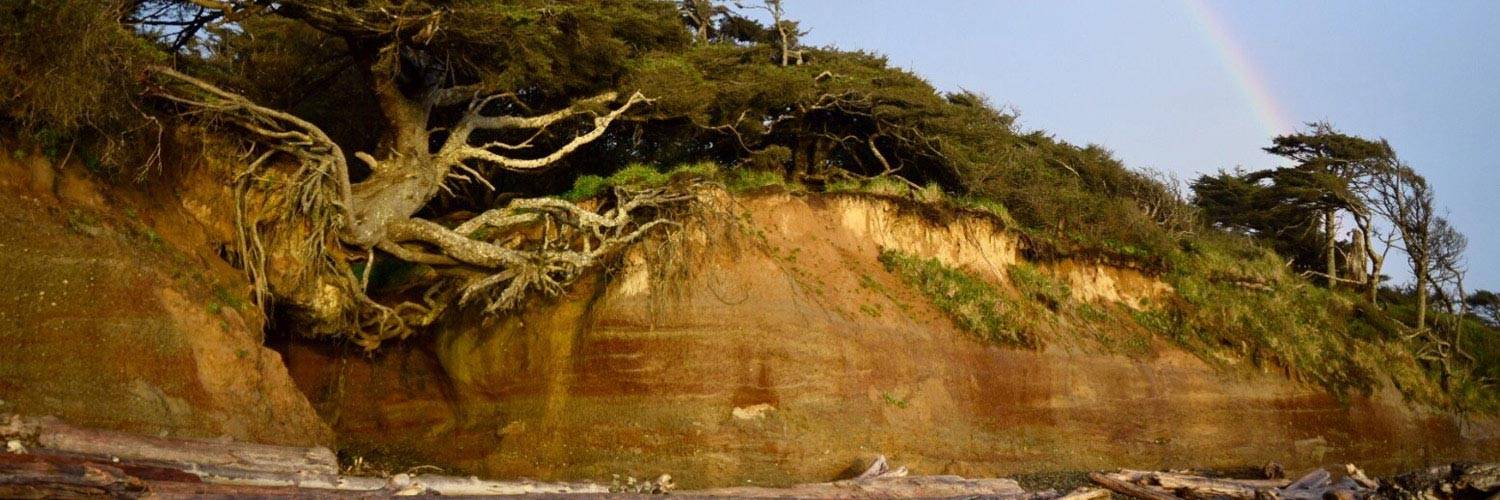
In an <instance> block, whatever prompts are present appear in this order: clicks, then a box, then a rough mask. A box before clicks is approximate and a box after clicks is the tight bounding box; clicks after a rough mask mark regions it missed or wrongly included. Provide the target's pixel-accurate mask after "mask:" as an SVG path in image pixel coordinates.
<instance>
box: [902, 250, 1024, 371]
mask: <svg viewBox="0 0 1500 500" xmlns="http://www.w3.org/2000/svg"><path fill="white" fill-rule="evenodd" d="M880 262H881V263H882V264H884V265H885V268H886V270H888V271H890V272H892V273H894V274H896V275H897V276H900V277H901V279H902V280H904V281H906V282H907V283H909V284H911V285H912V286H914V287H916V288H917V290H919V291H921V292H922V294H923V295H926V296H927V298H928V300H930V301H932V304H933V305H935V306H937V307H938V309H941V310H942V311H943V312H945V313H947V314H948V316H949V317H950V318H952V319H953V321H954V323H957V324H958V326H959V327H961V328H963V329H964V330H965V331H968V332H970V333H973V334H974V335H976V336H978V337H979V338H981V339H984V340H988V341H991V342H995V343H998V344H1001V345H1007V346H1012V347H1020V348H1026V349H1036V348H1039V347H1041V342H1040V340H1039V339H1037V338H1036V336H1035V335H1033V334H1032V333H1031V332H1029V331H1027V330H1026V329H1024V328H1020V327H1018V323H1017V321H1016V320H1015V318H1014V317H1013V316H1014V314H1015V311H1016V310H1017V305H1016V304H1013V303H1012V302H1011V301H1010V300H1008V299H1006V298H1005V296H1004V295H1003V294H1002V293H1001V292H1000V290H998V289H996V288H995V287H994V285H991V284H990V283H988V282H986V281H984V280H983V279H981V278H978V277H975V276H973V275H970V274H968V273H966V272H963V271H961V270H958V269H954V268H952V267H949V266H946V265H943V264H942V263H941V262H938V261H937V259H922V258H919V257H916V256H913V255H910V254H906V253H902V252H898V251H894V250H885V251H882V252H881V253H880Z"/></svg>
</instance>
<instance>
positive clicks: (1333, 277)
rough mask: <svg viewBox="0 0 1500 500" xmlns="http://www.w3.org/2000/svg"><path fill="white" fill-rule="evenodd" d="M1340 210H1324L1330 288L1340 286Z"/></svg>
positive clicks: (1325, 248) (1325, 250)
mask: <svg viewBox="0 0 1500 500" xmlns="http://www.w3.org/2000/svg"><path fill="white" fill-rule="evenodd" d="M1338 230H1339V221H1338V212H1337V211H1335V210H1333V209H1331V208H1330V209H1328V210H1325V211H1324V212H1323V234H1324V236H1325V237H1327V238H1328V243H1327V244H1326V245H1325V246H1324V252H1325V257H1326V258H1327V259H1328V288H1333V287H1335V286H1338V282H1339V263H1338Z"/></svg>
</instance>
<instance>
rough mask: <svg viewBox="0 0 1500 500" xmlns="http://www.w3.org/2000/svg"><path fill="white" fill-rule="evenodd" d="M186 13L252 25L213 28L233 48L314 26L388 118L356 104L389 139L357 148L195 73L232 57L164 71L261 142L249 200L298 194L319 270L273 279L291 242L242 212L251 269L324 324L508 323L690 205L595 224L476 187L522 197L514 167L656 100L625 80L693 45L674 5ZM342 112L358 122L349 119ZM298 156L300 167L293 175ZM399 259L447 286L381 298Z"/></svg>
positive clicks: (234, 132) (636, 208)
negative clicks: (377, 283) (657, 51)
mask: <svg viewBox="0 0 1500 500" xmlns="http://www.w3.org/2000/svg"><path fill="white" fill-rule="evenodd" d="M148 3H151V2H148ZM179 6H180V7H181V8H183V9H187V10H189V11H190V12H192V14H190V16H191V18H192V19H194V20H195V21H193V22H198V21H196V20H199V19H225V18H236V19H240V21H239V22H238V23H237V24H236V25H234V26H223V25H219V26H215V27H213V28H210V29H218V30H220V31H219V32H220V33H222V34H223V36H224V37H226V38H227V39H228V40H227V41H226V42H224V44H223V45H222V46H224V47H235V46H236V45H234V44H235V43H237V42H238V40H243V39H246V38H254V37H266V38H273V37H280V38H282V39H286V38H288V37H291V36H293V34H294V33H303V32H307V33H309V34H306V35H303V36H314V37H319V38H322V39H324V42H322V43H323V47H334V48H333V49H332V50H330V51H329V52H331V54H329V55H330V56H332V57H334V58H336V59H338V60H339V61H341V62H342V63H341V64H342V67H343V68H346V69H345V71H349V72H352V73H353V74H352V76H350V77H348V78H345V79H344V80H345V81H347V82H355V83H353V84H352V85H351V87H350V88H348V89H346V92H349V93H351V94H355V95H356V98H354V99H350V98H349V96H347V95H346V96H341V98H342V99H346V100H345V101H343V102H344V103H345V105H346V106H347V105H348V103H349V102H350V101H353V102H368V103H370V105H371V106H373V107H374V108H375V111H378V113H363V114H359V113H358V112H356V116H360V117H368V116H371V115H373V116H374V117H376V118H377V119H378V122H376V123H373V124H372V123H366V124H363V125H362V126H363V127H364V129H365V130H366V131H367V133H368V132H371V131H373V132H375V133H376V134H375V135H376V136H377V137H378V140H377V141H374V142H373V143H372V144H369V147H368V148H363V147H361V148H357V149H346V147H345V146H346V145H348V143H347V142H345V143H341V142H340V141H336V140H334V139H333V138H332V136H331V135H330V134H329V133H328V132H326V131H325V130H324V128H323V127H320V126H319V125H317V124H315V123H313V122H312V121H311V120H310V119H307V118H304V117H303V116H299V115H298V114H295V113H292V112H289V111H288V110H286V109H279V108H275V107H271V106H269V105H266V104H262V103H260V102H256V101H255V100H252V99H250V98H248V97H246V96H245V95H243V94H242V93H241V92H238V91H235V90H232V88H231V87H229V86H228V85H225V84H221V83H218V82H215V81H213V77H212V72H207V71H205V72H202V73H204V74H203V75H197V76H195V75H194V74H193V73H194V68H195V67H212V66H213V65H215V64H224V63H225V60H226V59H227V60H229V61H233V60H234V58H233V57H222V56H221V57H219V58H217V59H213V60H205V61H203V62H201V63H196V64H192V63H184V64H183V65H182V67H180V68H177V69H174V68H170V67H166V66H154V67H151V68H149V73H150V74H151V75H152V78H151V79H152V81H153V82H154V84H153V85H152V87H151V95H152V96H154V97H155V99H157V101H158V102H160V103H162V104H163V105H165V106H167V107H170V108H174V109H175V110H176V111H177V112H178V113H179V114H180V115H181V116H187V117H192V118H195V119H197V120H198V121H199V122H200V123H202V124H203V125H204V126H207V127H210V128H212V129H213V130H218V131H222V132H223V133H225V134H229V135H230V136H232V137H233V138H234V139H237V140H244V141H245V143H246V144H247V149H246V151H247V153H248V155H247V157H248V158H250V161H249V162H248V163H247V164H246V166H245V167H244V168H243V171H242V172H240V173H239V175H238V177H237V178H238V179H239V180H240V182H241V192H242V193H245V192H246V191H249V190H254V189H257V186H258V185H259V184H257V183H256V182H255V181H257V180H264V179H267V178H272V177H275V178H280V179H284V180H285V181H286V183H287V184H289V185H288V186H287V187H286V188H284V189H285V190H286V191H283V192H278V193H271V194H267V196H271V197H282V198H287V199H290V200H291V203H290V205H292V206H294V207H295V209H296V211H297V212H298V213H299V214H300V215H301V216H302V218H303V219H304V220H305V221H307V222H306V224H305V226H307V227H309V228H310V229H308V230H307V234H304V235H302V238H301V240H300V241H302V243H301V247H300V249H299V255H298V257H299V259H298V260H300V261H302V262H311V263H312V264H309V265H308V266H307V269H306V270H305V271H306V272H305V275H304V276H303V277H301V279H296V280H282V281H277V280H274V279H271V278H270V277H269V276H270V275H269V274H268V272H267V270H266V269H265V266H266V264H265V263H266V262H267V261H268V260H270V259H271V258H272V255H270V254H273V253H275V249H273V248H272V249H268V248H266V246H265V243H264V240H263V239H262V237H261V235H260V234H259V232H260V231H262V227H263V224H261V223H260V221H258V220H257V217H258V216H257V215H256V214H255V213H253V212H254V210H253V207H246V206H245V205H244V204H242V205H241V206H242V212H244V213H242V214H241V220H240V224H239V225H240V228H241V232H242V236H241V241H242V244H241V245H240V249H239V250H240V251H239V252H238V253H239V256H238V257H239V259H240V260H241V261H242V262H243V263H244V265H245V267H246V268H247V269H249V270H250V273H251V275H252V278H253V281H254V282H255V283H256V285H257V286H258V291H260V292H261V293H262V297H263V298H264V297H266V296H268V295H274V296H275V297H276V298H277V299H278V300H280V301H282V302H283V303H285V304H286V305H288V306H290V307H291V308H292V309H294V310H295V311H296V312H297V313H298V314H297V316H298V317H299V318H300V319H302V320H304V321H306V322H307V323H308V327H309V328H312V329H314V330H315V331H320V332H327V333H350V332H354V336H355V338H356V339H357V340H359V341H361V342H363V343H364V344H365V345H368V346H374V345H377V344H378V343H379V342H380V341H382V340H384V339H388V338H393V337H404V336H406V335H409V334H410V333H412V332H413V331H414V329H415V328H419V327H421V326H424V325H427V324H430V323H431V322H432V321H433V320H434V319H435V318H437V317H438V316H439V315H440V314H441V312H442V311H443V310H444V309H446V308H447V307H449V306H450V305H451V304H468V303H474V304H480V305H482V306H483V309H484V310H486V311H489V312H498V311H504V310H508V309H511V308H514V307H516V306H517V305H519V304H521V303H522V302H523V301H525V300H526V299H527V298H528V297H532V296H535V295H555V294H557V293H560V292H561V291H562V290H563V288H564V287H566V286H567V285H568V284H569V283H570V282H572V281H573V280H574V279H576V278H577V277H578V276H580V275H581V274H582V273H584V272H586V271H588V270H590V269H592V268H594V267H596V266H597V265H598V264H599V263H600V262H601V260H602V259H605V258H607V257H609V256H610V255H613V254H615V253H617V252H619V251H620V250H621V249H623V248H624V247H625V246H626V245H628V244H629V243H630V242H632V241H635V240H636V239H638V238H640V237H641V236H642V235H644V234H645V233H646V232H648V231H650V230H651V229H652V228H654V227H658V226H660V225H662V224H665V223H667V221H666V220H664V219H661V218H657V217H653V216H652V215H650V214H651V213H653V212H652V211H653V210H655V209H658V208H660V207H662V206H663V205H665V204H670V203H674V202H677V201H680V200H682V199H683V196H682V195H679V194H669V193H667V192H666V191H664V190H646V191H639V192H637V191H630V190H618V191H617V192H616V193H615V194H616V197H615V198H614V199H613V200H611V201H610V202H609V203H607V204H606V205H605V206H604V207H603V210H602V211H597V212H596V211H591V210H587V209H585V208H583V207H579V206H577V205H574V204H572V203H569V202H566V201H563V200H561V199H557V198H535V199H516V200H511V201H509V202H508V203H505V204H503V205H500V206H487V205H486V204H485V203H483V200H485V198H474V197H468V196H464V195H465V194H467V193H471V192H473V190H474V189H475V188H476V187H478V188H480V189H482V190H487V191H493V190H497V189H501V190H503V189H506V186H503V185H502V186H496V185H495V184H494V182H496V180H497V179H499V178H501V176H502V175H503V174H506V173H510V174H516V173H521V174H526V173H534V172H543V171H546V170H548V169H550V168H552V167H554V166H556V165H558V164H559V163H560V162H561V161H562V160H563V159H564V158H566V157H568V156H569V155H571V154H573V153H575V152H577V151H578V150H579V149H580V148H583V147H585V146H587V145H589V144H591V143H593V142H595V141H599V140H600V139H601V138H602V137H605V135H606V132H607V131H608V130H609V129H610V127H611V126H613V125H614V124H615V123H616V122H617V121H620V120H622V117H625V116H627V115H629V114H631V113H633V112H638V111H640V110H642V109H643V108H646V107H649V106H650V104H651V102H652V99H651V98H650V97H648V96H646V95H644V94H642V93H639V92H636V91H634V90H633V89H622V88H618V87H617V84H618V82H619V81H620V79H621V76H622V75H623V74H624V73H625V71H626V69H625V65H626V64H629V62H630V61H631V60H632V59H633V58H635V57H637V54H642V53H644V51H646V50H650V49H652V48H654V47H667V46H675V45H678V44H681V43H682V42H683V41H684V40H683V38H684V37H683V35H684V33H683V32H682V30H681V25H680V24H678V23H677V22H675V21H676V19H675V15H674V13H673V12H672V10H671V6H670V5H663V4H662V3H661V2H655V1H650V0H635V1H574V2H540V1H514V2H479V1H437V0H433V1H397V0H387V1H371V2H359V3H349V2H344V1H341V0H278V1H275V2H270V1H256V0H224V1H217V0H191V1H189V2H184V3H180V4H179ZM164 12H170V11H164ZM157 15H158V16H160V15H167V14H157ZM170 15H172V16H177V17H181V16H182V14H181V13H180V12H179V13H175V14H170ZM141 22H145V21H141ZM257 30H265V31H261V32H257ZM174 45H176V44H175V43H174ZM226 83H234V82H232V81H230V82H226ZM360 95H362V96H365V97H364V98H362V99H361V98H358V96H360ZM325 118H326V120H327V121H329V122H335V123H337V122H339V121H341V120H347V119H348V117H344V116H340V113H339V112H338V111H337V110H336V111H334V112H333V113H332V114H331V116H327V117H325ZM288 160H290V162H291V164H292V165H293V167H290V168H281V170H280V171H278V170H277V169H278V168H279V167H277V166H276V165H278V164H284V163H287V162H288ZM278 162H279V163H278ZM351 162H353V163H352V164H351ZM444 198H447V199H444ZM455 198H456V199H455ZM455 212H457V213H455ZM463 213H467V214H469V215H460V214H463ZM455 217H457V218H455ZM439 220H442V221H454V220H457V221H458V223H457V224H454V223H452V222H446V223H440V222H439ZM382 259H396V260H399V261H405V262H409V263H416V264H422V265H426V266H431V267H433V268H435V269H437V272H438V275H439V276H440V278H439V279H437V280H436V281H434V282H433V283H432V284H431V285H430V286H429V287H427V288H426V289H425V290H423V291H421V292H420V293H418V294H416V295H414V296H411V297H404V298H398V299H394V300H376V299H375V298H372V297H370V296H369V295H368V294H367V293H366V288H367V285H368V282H369V274H370V270H371V269H373V267H374V266H375V265H376V264H377V263H378V261H380V260H382Z"/></svg>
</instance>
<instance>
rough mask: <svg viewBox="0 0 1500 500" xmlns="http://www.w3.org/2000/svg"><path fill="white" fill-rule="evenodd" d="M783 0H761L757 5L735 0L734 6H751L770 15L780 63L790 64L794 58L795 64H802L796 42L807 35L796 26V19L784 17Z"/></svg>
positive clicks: (800, 53) (783, 64) (742, 7)
mask: <svg viewBox="0 0 1500 500" xmlns="http://www.w3.org/2000/svg"><path fill="white" fill-rule="evenodd" d="M782 1H783V0H761V3H760V4H759V5H753V4H752V5H750V6H749V7H747V6H746V4H743V3H739V2H736V3H735V7H738V8H741V9H745V8H753V9H760V10H764V11H766V13H767V14H769V15H770V16H771V28H772V29H774V30H776V48H777V49H779V50H780V51H781V65H782V66H788V65H791V64H792V62H793V60H794V58H795V61H796V63H797V64H802V51H801V50H798V49H797V42H798V40H799V39H801V38H802V36H804V35H807V32H806V31H802V30H801V28H799V27H798V25H797V21H793V20H790V19H787V18H786V9H785V8H783V7H782Z"/></svg>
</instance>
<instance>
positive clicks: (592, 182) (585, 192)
mask: <svg viewBox="0 0 1500 500" xmlns="http://www.w3.org/2000/svg"><path fill="white" fill-rule="evenodd" d="M608 188H609V180H608V179H605V178H603V177H600V176H597V175H583V176H579V177H578V178H577V179H575V180H574V181H573V189H570V190H568V192H566V193H563V194H562V198H563V199H565V200H568V201H581V200H587V199H589V198H593V197H595V196H599V195H601V194H604V190H605V189H608Z"/></svg>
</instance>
